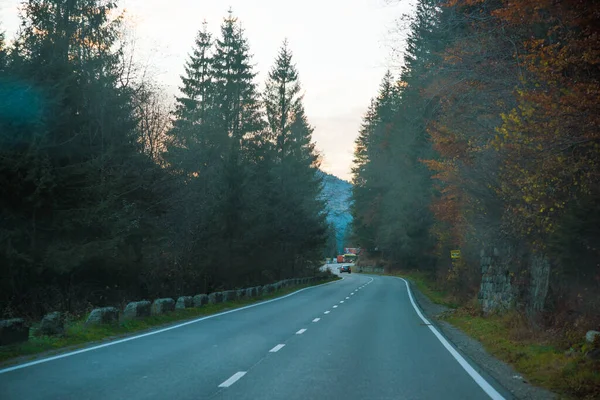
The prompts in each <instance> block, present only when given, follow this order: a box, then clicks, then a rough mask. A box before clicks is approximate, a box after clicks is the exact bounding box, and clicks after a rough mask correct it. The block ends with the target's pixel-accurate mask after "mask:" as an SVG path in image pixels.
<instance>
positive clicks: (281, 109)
mask: <svg viewBox="0 0 600 400" xmlns="http://www.w3.org/2000/svg"><path fill="white" fill-rule="evenodd" d="M264 97H265V99H264V103H265V108H266V114H267V120H268V122H269V128H270V133H271V136H270V137H271V139H272V140H273V141H274V142H275V144H276V148H277V152H278V154H279V157H281V158H283V157H285V145H286V142H287V141H288V140H289V139H288V136H289V133H290V124H291V122H292V115H293V113H294V111H295V110H296V109H297V108H298V107H299V105H300V102H301V100H302V97H301V96H300V83H299V81H298V71H297V70H296V66H295V65H293V64H292V53H291V51H290V50H289V48H288V42H287V40H286V41H284V42H283V45H282V47H281V49H280V50H279V54H278V55H277V59H276V61H275V65H274V66H273V68H272V69H271V71H270V72H269V77H268V79H267V83H266V89H265V96H264Z"/></svg>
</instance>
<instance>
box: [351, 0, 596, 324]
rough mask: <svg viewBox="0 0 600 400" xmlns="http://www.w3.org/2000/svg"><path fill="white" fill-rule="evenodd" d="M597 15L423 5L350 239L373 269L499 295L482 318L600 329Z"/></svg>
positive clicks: (368, 143)
mask: <svg viewBox="0 0 600 400" xmlns="http://www.w3.org/2000/svg"><path fill="white" fill-rule="evenodd" d="M599 7H600V6H599V5H598V3H597V2H585V1H562V2H556V1H550V0H548V1H545V0H544V1H540V0H531V1H529V0H524V1H518V2H512V1H504V0H449V1H438V0H420V1H419V2H418V5H417V9H416V14H415V15H414V17H413V18H412V20H411V23H410V27H409V36H408V40H407V48H406V51H405V54H404V66H403V67H402V68H401V70H400V71H396V73H394V74H392V73H388V74H386V75H385V76H384V78H383V81H382V83H381V87H380V89H379V93H378V94H377V96H376V97H375V98H374V99H373V100H372V103H371V106H370V107H369V109H368V110H367V112H366V113H365V115H364V122H363V126H362V129H361V131H360V135H359V137H358V139H357V141H356V149H355V161H354V168H353V202H354V203H353V209H352V210H353V211H352V212H353V217H354V223H353V234H354V238H355V240H356V241H357V242H358V243H357V244H358V245H360V246H361V247H363V248H365V249H368V252H369V254H368V256H369V257H370V258H371V259H372V260H374V261H373V262H380V263H382V264H385V265H387V266H388V267H389V268H392V269H394V268H395V269H413V270H415V269H419V270H421V271H426V272H427V273H429V274H430V276H433V277H435V278H437V280H438V282H439V284H440V285H441V286H442V287H443V288H444V289H446V290H448V291H450V292H451V293H454V295H455V296H456V297H457V298H458V299H462V301H468V300H471V299H475V298H476V297H477V296H479V298H480V300H482V301H483V300H486V299H489V298H492V297H493V296H494V295H497V296H496V298H492V300H493V301H492V300H490V301H489V302H487V303H484V309H485V307H488V306H489V307H491V308H498V307H499V306H500V305H502V306H505V307H516V308H518V309H520V310H526V311H527V313H528V315H529V316H531V317H532V318H534V319H536V320H539V318H538V317H540V316H541V317H544V318H542V319H541V321H542V322H546V323H551V324H555V325H558V326H559V327H563V328H565V329H567V328H568V329H570V328H571V327H572V326H579V327H581V326H583V325H586V326H588V327H590V328H591V327H595V326H597V324H598V323H600V321H598V320H597V318H598V315H600V313H599V311H600V297H599V296H598V292H599V291H600V270H599V269H598V265H599V264H598V261H599V259H600V247H599V245H598V244H599V243H600V229H599V228H598V226H599V222H600V220H599V218H600V175H599V174H600V165H599V162H600V130H599V126H600V125H599V123H598V118H599V115H600V109H599V107H600V102H599V101H598V100H599V94H600V92H599V87H600V85H599V81H600V69H599V61H598V60H599V59H600V58H599V57H600V48H599V47H598V33H599V30H600V19H599V18H598V15H599V13H600V8H599ZM450 250H461V254H462V256H461V258H460V259H457V260H454V261H452V260H451V258H450ZM490 266H491V267H490ZM496 277H497V279H496ZM499 281H501V282H503V283H502V285H500V284H498V282H499ZM490 292H493V293H490ZM486 296H488V297H486ZM497 298H499V299H500V300H497ZM577 321H579V322H577ZM581 321H585V323H582V322H581ZM572 324H575V325H572ZM578 329H580V328H578Z"/></svg>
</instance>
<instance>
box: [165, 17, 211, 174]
mask: <svg viewBox="0 0 600 400" xmlns="http://www.w3.org/2000/svg"><path fill="white" fill-rule="evenodd" d="M212 46H213V41H212V35H211V34H210V32H209V31H208V24H207V23H206V21H205V22H204V23H203V24H202V29H201V30H200V31H199V32H198V34H197V36H196V39H195V42H194V48H193V49H192V53H191V54H190V55H189V59H188V60H187V62H186V65H185V76H181V82H182V86H181V87H180V88H179V89H180V91H181V93H182V96H179V97H177V99H176V100H177V102H176V106H175V113H174V114H175V121H174V124H173V128H172V130H171V132H169V137H170V140H169V145H168V149H167V150H168V156H167V159H168V161H169V162H170V163H171V166H172V167H173V168H175V169H177V170H178V171H179V172H180V173H182V174H183V176H185V177H188V178H189V177H190V176H191V175H193V174H198V173H199V172H200V169H201V167H202V166H206V165H207V163H208V158H210V156H211V154H210V150H212V149H214V146H215V143H214V138H213V137H212V134H213V133H214V132H213V130H212V129H211V121H210V117H209V116H210V115H211V114H210V113H211V111H213V110H212V104H213V102H212V98H211V89H212V84H213V82H212V72H213V71H212V70H211V65H212V55H211V50H212Z"/></svg>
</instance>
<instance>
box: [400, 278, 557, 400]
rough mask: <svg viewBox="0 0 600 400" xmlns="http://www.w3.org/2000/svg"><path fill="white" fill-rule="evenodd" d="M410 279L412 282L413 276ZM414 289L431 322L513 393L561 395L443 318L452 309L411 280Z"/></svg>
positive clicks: (530, 398) (533, 398)
mask: <svg viewBox="0 0 600 400" xmlns="http://www.w3.org/2000/svg"><path fill="white" fill-rule="evenodd" d="M406 280H407V281H409V282H410V279H406ZM410 288H411V291H412V293H413V297H414V299H415V301H416V302H417V304H418V306H419V308H420V309H421V311H422V312H423V313H424V314H425V315H426V316H427V317H428V318H429V320H430V322H431V323H433V324H434V325H435V326H436V328H438V330H439V331H440V332H441V333H442V334H443V335H444V336H445V337H446V338H447V339H448V340H449V341H450V342H451V343H452V344H453V345H454V347H455V348H456V349H457V350H458V351H459V352H461V353H462V354H463V355H464V356H466V357H468V358H469V361H471V362H472V363H475V364H476V365H477V366H479V367H480V368H481V369H482V370H483V371H485V373H486V374H488V375H489V376H490V377H492V378H493V379H494V380H496V381H497V382H498V383H499V384H500V385H502V386H503V388H504V389H506V390H508V391H509V392H510V393H511V394H512V396H514V397H515V398H517V399H524V400H525V399H526V400H538V399H539V400H546V399H556V398H558V397H557V395H556V394H554V393H552V392H550V391H548V390H546V389H543V388H540V387H537V386H534V385H531V384H529V383H528V382H526V381H525V380H524V379H523V378H522V377H521V376H520V374H519V373H518V372H517V371H515V370H514V369H513V368H512V367H511V366H510V365H508V364H506V363H505V362H503V361H500V360H498V359H497V358H495V357H493V356H492V355H490V354H489V353H488V352H487V351H486V350H485V348H484V347H483V345H482V344H481V343H480V342H479V341H477V340H475V339H474V338H472V337H471V336H469V335H467V334H466V333H464V332H463V331H461V330H460V329H458V328H457V327H455V326H453V325H451V324H450V323H448V322H446V321H444V320H441V319H440V315H441V314H442V313H444V312H447V311H449V310H450V309H449V308H448V307H445V306H443V305H440V304H435V303H433V302H432V301H431V300H429V298H428V297H427V296H425V295H424V294H423V293H421V292H420V291H419V290H418V289H417V287H416V285H414V284H412V282H410Z"/></svg>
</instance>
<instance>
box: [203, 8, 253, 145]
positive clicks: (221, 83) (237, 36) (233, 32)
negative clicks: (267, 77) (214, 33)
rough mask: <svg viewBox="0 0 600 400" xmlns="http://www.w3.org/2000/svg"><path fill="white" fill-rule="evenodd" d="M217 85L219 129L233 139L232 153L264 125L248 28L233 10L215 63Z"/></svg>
mask: <svg viewBox="0 0 600 400" xmlns="http://www.w3.org/2000/svg"><path fill="white" fill-rule="evenodd" d="M212 69H213V76H214V84H215V107H216V109H217V110H218V115H219V121H218V123H217V126H218V129H220V130H222V131H223V132H224V133H225V134H226V135H227V136H228V137H229V138H231V139H232V141H231V154H230V155H232V154H236V151H237V150H238V149H239V148H240V147H241V146H242V142H243V139H244V138H245V137H247V136H248V135H250V136H252V135H254V134H256V133H257V132H259V131H260V130H261V129H262V128H263V125H264V124H263V122H262V118H261V113H260V106H259V101H258V94H257V89H256V84H255V83H254V78H255V77H256V73H254V72H253V70H252V65H251V64H250V54H249V47H248V42H247V40H246V38H245V37H244V31H243V29H242V28H241V26H240V25H239V24H238V21H237V18H235V17H234V16H233V12H232V11H231V10H230V11H229V15H228V17H227V18H225V20H224V21H223V24H222V25H221V36H220V37H219V38H218V39H217V41H216V48H215V54H214V56H213V62H212Z"/></svg>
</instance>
